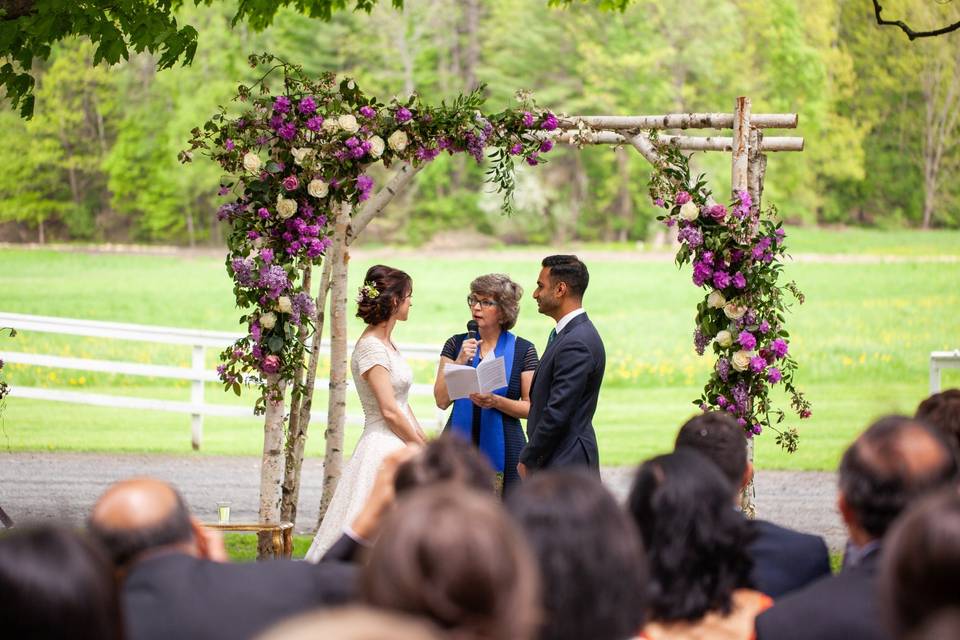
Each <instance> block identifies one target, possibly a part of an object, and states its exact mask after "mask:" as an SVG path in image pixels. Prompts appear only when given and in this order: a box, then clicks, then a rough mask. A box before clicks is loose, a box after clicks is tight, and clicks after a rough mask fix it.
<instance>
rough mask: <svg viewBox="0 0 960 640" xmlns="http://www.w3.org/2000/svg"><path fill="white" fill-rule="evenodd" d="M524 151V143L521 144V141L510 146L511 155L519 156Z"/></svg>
mask: <svg viewBox="0 0 960 640" xmlns="http://www.w3.org/2000/svg"><path fill="white" fill-rule="evenodd" d="M522 152H523V145H522V144H520V143H519V142H518V143H517V144H515V145H513V146H512V147H510V155H512V156H518V155H520V154H521V153H522Z"/></svg>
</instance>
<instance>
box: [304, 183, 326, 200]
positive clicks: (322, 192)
mask: <svg viewBox="0 0 960 640" xmlns="http://www.w3.org/2000/svg"><path fill="white" fill-rule="evenodd" d="M329 191H330V187H328V186H327V183H326V182H324V181H323V180H321V179H319V178H317V179H315V180H311V181H310V184H308V185H307V193H309V194H310V195H312V196H313V197H314V198H323V197H324V196H326V195H327V192H329Z"/></svg>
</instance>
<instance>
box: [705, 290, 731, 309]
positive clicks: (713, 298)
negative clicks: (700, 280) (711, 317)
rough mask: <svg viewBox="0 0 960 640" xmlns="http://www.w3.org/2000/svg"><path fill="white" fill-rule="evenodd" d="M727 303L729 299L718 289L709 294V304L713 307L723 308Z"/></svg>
mask: <svg viewBox="0 0 960 640" xmlns="http://www.w3.org/2000/svg"><path fill="white" fill-rule="evenodd" d="M725 304H727V299H726V298H724V297H723V294H722V293H720V292H719V291H717V290H716V289H714V290H713V291H711V292H710V295H708V296H707V306H708V307H710V308H711V309H722V308H723V305H725Z"/></svg>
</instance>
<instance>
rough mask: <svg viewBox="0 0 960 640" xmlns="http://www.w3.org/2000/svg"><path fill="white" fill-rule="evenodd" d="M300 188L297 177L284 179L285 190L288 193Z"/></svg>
mask: <svg viewBox="0 0 960 640" xmlns="http://www.w3.org/2000/svg"><path fill="white" fill-rule="evenodd" d="M299 186H300V181H299V180H297V176H287V177H286V178H284V179H283V188H284V189H286V190H287V191H294V190H295V189H296V188H297V187H299Z"/></svg>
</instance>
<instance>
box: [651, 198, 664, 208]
mask: <svg viewBox="0 0 960 640" xmlns="http://www.w3.org/2000/svg"><path fill="white" fill-rule="evenodd" d="M653 204H654V205H655V206H657V207H660V208H661V209H664V208H666V206H667V205H666V203H665V202H664V201H663V198H657V199H656V200H654V201H653Z"/></svg>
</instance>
